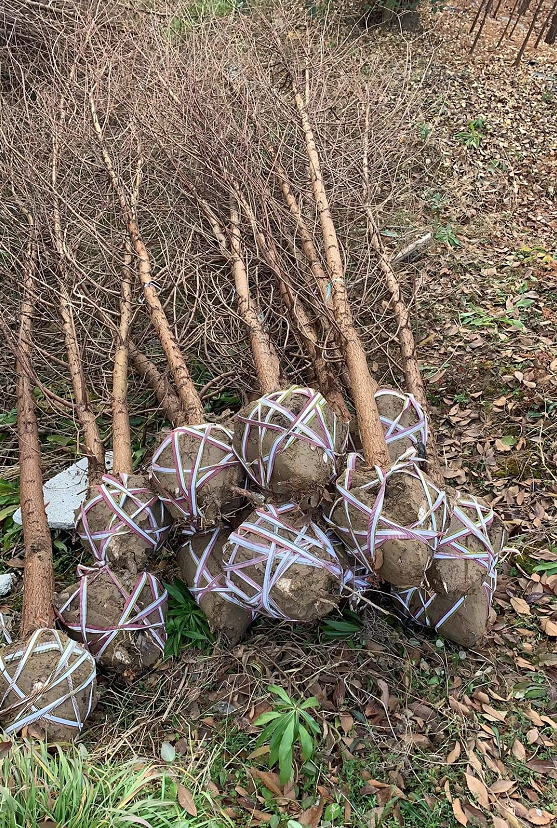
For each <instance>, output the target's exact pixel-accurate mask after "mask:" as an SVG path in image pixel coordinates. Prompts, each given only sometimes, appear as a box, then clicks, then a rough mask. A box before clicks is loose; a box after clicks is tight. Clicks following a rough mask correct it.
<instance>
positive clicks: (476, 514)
mask: <svg viewBox="0 0 557 828" xmlns="http://www.w3.org/2000/svg"><path fill="white" fill-rule="evenodd" d="M504 540H505V530H504V527H503V524H502V522H501V520H500V519H499V518H498V517H497V516H496V514H495V513H494V511H493V509H492V508H491V506H489V505H488V504H487V503H486V502H485V501H484V500H482V499H480V498H477V497H474V496H473V495H469V494H464V493H460V492H457V493H456V498H455V501H454V508H453V510H452V516H451V521H450V523H449V525H448V528H447V529H446V530H445V532H444V534H443V536H442V537H441V538H440V540H439V545H438V546H437V549H436V550H435V554H434V555H433V562H432V564H431V566H430V568H429V569H428V571H427V580H428V583H429V585H430V587H431V589H432V590H433V591H434V592H437V593H438V594H439V595H446V596H448V597H459V596H461V595H465V594H466V593H468V592H472V591H473V590H474V589H476V588H477V587H478V586H479V585H480V584H481V583H482V581H483V580H484V578H485V576H486V573H488V572H490V571H491V569H492V566H493V562H494V561H497V559H498V557H499V553H500V551H501V547H502V546H503V543H504Z"/></svg>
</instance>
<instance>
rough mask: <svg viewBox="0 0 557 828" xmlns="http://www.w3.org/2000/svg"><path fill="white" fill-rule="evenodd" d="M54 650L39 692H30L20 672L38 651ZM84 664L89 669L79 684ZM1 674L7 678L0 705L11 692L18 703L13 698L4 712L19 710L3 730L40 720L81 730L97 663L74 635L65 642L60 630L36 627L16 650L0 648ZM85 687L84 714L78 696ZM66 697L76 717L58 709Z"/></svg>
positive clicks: (90, 698)
mask: <svg viewBox="0 0 557 828" xmlns="http://www.w3.org/2000/svg"><path fill="white" fill-rule="evenodd" d="M53 652H54V653H57V654H58V656H59V658H58V662H57V664H56V666H55V667H54V669H53V670H52V672H50V674H49V675H48V676H47V677H46V680H45V681H44V682H42V684H41V685H37V692H34V693H33V695H32V696H28V695H27V694H26V693H25V692H24V691H23V690H22V689H21V688H20V686H19V684H18V681H19V679H20V677H21V674H22V673H23V671H24V670H25V668H26V667H27V665H29V669H31V670H32V669H33V667H32V663H31V662H32V658H33V656H34V655H35V654H39V653H53ZM84 664H85V665H87V673H86V675H85V678H83V679H82V680H81V681H80V682H79V683H77V684H76V683H74V682H75V678H76V675H75V674H76V672H77V670H79V669H80V668H81V667H82V666H83V665H84ZM0 674H1V675H2V676H3V677H4V679H5V680H6V682H7V688H6V690H5V692H4V695H3V696H2V697H1V698H0V708H2V706H3V704H4V701H5V700H6V699H7V698H8V696H9V695H10V694H11V693H13V694H14V695H15V696H16V698H17V699H18V701H16V702H15V703H14V702H11V703H10V706H9V708H4V709H3V713H4V715H6V714H7V713H8V712H11V711H13V710H17V714H16V716H15V718H14V719H13V721H12V724H10V725H9V726H8V727H7V728H6V729H5V730H4V733H5V734H6V735H9V734H10V733H14V732H16V731H18V730H21V728H23V727H25V726H27V725H30V724H32V723H33V722H37V721H39V720H43V721H45V722H51V723H53V724H58V725H65V726H67V727H72V728H76V729H77V730H78V731H80V730H81V728H82V727H83V724H84V722H85V719H86V718H87V716H88V715H89V713H90V712H91V707H92V704H93V697H94V687H95V677H96V670H95V663H94V661H93V659H92V658H91V656H90V654H89V653H88V652H87V651H86V650H84V649H83V647H81V646H80V645H79V644H78V643H77V642H75V641H72V640H71V639H67V640H66V641H65V642H64V641H63V640H62V637H61V636H60V633H59V632H58V631H57V630H50V629H40V630H36V631H35V632H34V633H33V634H32V635H31V636H30V638H29V639H28V640H27V642H26V643H25V644H23V645H22V646H21V647H20V648H18V649H17V650H15V651H14V652H13V653H5V654H3V653H2V651H0ZM56 688H58V689H59V692H60V695H57V696H56V698H54V700H52V701H49V702H46V701H45V700H44V699H45V696H47V695H51V693H52V691H53V690H54V689H56ZM83 691H87V694H86V699H87V707H86V710H85V711H84V714H82V712H81V710H80V707H79V704H78V701H77V696H81V694H82V693H83ZM67 701H71V706H72V711H73V718H68V717H67V716H61V715H59V714H58V713H57V710H58V708H59V707H60V706H61V705H63V704H65V702H67Z"/></svg>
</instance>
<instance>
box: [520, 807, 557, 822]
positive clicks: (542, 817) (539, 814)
mask: <svg viewBox="0 0 557 828" xmlns="http://www.w3.org/2000/svg"><path fill="white" fill-rule="evenodd" d="M526 819H527V820H528V822H531V823H532V825H549V823H550V822H551V821H552V820H553V819H555V817H554V816H553V814H550V813H548V812H547V811H542V809H541V808H532V809H531V810H530V811H528V816H527V817H526Z"/></svg>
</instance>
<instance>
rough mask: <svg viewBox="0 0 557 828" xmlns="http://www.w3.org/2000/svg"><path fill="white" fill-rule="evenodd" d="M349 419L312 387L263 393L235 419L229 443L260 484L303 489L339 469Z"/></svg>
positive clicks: (283, 491)
mask: <svg viewBox="0 0 557 828" xmlns="http://www.w3.org/2000/svg"><path fill="white" fill-rule="evenodd" d="M347 439H348V424H347V423H344V422H342V420H340V419H339V417H337V416H336V414H335V413H334V412H333V410H332V408H331V407H330V406H329V404H328V403H327V401H326V400H325V398H324V397H323V396H322V395H321V394H320V393H319V392H318V391H314V390H313V389H312V388H298V387H297V386H293V387H292V388H288V389H287V390H286V391H276V392H275V393H273V394H267V395H266V396H265V397H261V398H260V399H259V400H257V401H256V402H254V403H250V404H249V405H247V406H245V407H244V408H243V409H242V410H241V411H239V412H238V414H236V416H235V418H234V448H235V450H236V453H237V454H238V457H239V458H240V460H241V461H242V463H243V465H244V467H245V469H246V471H247V472H248V474H249V475H250V477H251V478H252V480H254V481H255V482H256V483H257V484H258V485H259V486H260V487H261V488H262V489H266V490H270V491H272V492H274V493H275V494H279V495H286V496H288V497H290V496H292V494H304V495H305V494H308V493H309V492H311V491H315V490H316V489H319V488H323V487H324V486H326V485H327V484H328V483H330V482H331V481H332V480H334V479H335V477H336V476H337V474H338V473H339V471H340V468H341V464H342V461H343V454H344V450H345V447H346V442H347Z"/></svg>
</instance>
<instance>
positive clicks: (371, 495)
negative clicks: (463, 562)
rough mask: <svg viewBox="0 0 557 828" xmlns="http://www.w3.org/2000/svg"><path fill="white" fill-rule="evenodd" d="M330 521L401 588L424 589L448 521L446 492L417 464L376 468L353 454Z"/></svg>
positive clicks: (363, 559) (354, 550)
mask: <svg viewBox="0 0 557 828" xmlns="http://www.w3.org/2000/svg"><path fill="white" fill-rule="evenodd" d="M336 488H337V491H338V494H339V497H338V498H337V499H336V500H335V501H334V503H333V505H332V507H331V508H330V510H329V512H328V514H327V517H326V519H327V522H328V523H329V524H330V526H332V528H333V529H334V531H335V532H336V534H337V535H338V536H339V537H340V538H341V540H342V541H343V542H344V544H345V546H346V548H347V549H348V551H349V552H350V553H351V554H352V555H353V556H354V557H355V558H356V559H357V560H358V561H359V562H360V563H362V564H364V565H365V566H367V567H368V568H369V569H372V570H374V571H375V572H376V573H377V574H378V575H379V577H380V578H381V579H382V580H384V581H387V582H388V583H390V584H393V585H395V586H419V585H421V584H422V582H423V579H424V573H425V570H426V569H427V567H428V566H429V563H430V561H431V558H432V556H433V553H434V551H435V549H436V548H437V545H438V540H439V537H440V536H441V534H442V533H443V531H444V529H445V526H446V523H447V518H448V510H447V501H446V496H445V493H444V492H442V491H440V490H439V489H438V488H437V486H435V484H434V483H433V482H432V481H431V480H430V479H429V477H428V476H427V475H426V474H424V472H423V471H422V470H421V469H420V468H419V467H418V466H417V465H416V464H414V463H412V462H400V463H397V464H395V465H394V466H391V468H390V469H389V470H388V471H386V472H385V471H383V470H381V469H380V468H379V467H377V466H376V467H375V468H374V469H370V468H368V467H366V466H365V464H364V463H363V461H362V459H361V458H360V457H359V455H357V454H349V455H348V459H347V467H346V471H345V473H344V475H342V477H341V478H340V479H339V480H337V484H336Z"/></svg>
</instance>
